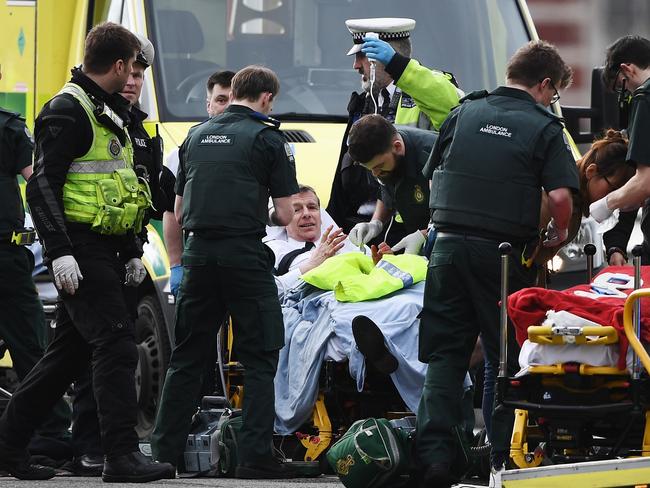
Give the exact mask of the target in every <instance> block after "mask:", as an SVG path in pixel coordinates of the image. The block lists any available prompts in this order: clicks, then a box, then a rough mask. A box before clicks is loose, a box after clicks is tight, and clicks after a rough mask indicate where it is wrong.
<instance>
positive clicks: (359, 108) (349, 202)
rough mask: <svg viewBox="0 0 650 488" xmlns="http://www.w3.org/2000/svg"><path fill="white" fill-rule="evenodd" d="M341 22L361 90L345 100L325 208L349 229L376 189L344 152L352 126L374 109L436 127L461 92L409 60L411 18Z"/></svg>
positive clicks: (410, 122) (409, 122)
mask: <svg viewBox="0 0 650 488" xmlns="http://www.w3.org/2000/svg"><path fill="white" fill-rule="evenodd" d="M345 25H346V27H347V28H348V31H349V32H350V34H352V40H353V46H352V48H351V49H350V50H349V51H348V53H347V54H348V56H352V55H354V63H353V68H354V69H355V70H357V71H358V72H359V74H360V75H361V87H362V93H361V94H359V93H356V92H355V93H352V95H351V97H350V102H349V103H348V112H349V118H348V126H347V128H346V131H345V134H344V136H343V140H342V143H341V152H340V154H339V162H338V165H337V168H336V173H335V176H334V181H333V182H332V191H331V194H330V200H329V204H328V206H327V211H328V213H329V214H330V215H331V216H332V218H333V219H334V221H335V222H337V223H339V224H340V225H341V226H342V227H343V229H344V231H345V232H349V231H350V229H351V228H352V227H353V226H354V225H356V224H357V223H359V220H361V221H365V220H367V217H365V218H364V217H363V216H361V215H359V212H358V210H359V208H360V207H362V206H363V207H362V209H363V208H364V207H365V205H364V204H366V203H367V202H372V203H373V204H374V202H375V200H376V199H377V196H378V194H379V188H378V186H377V183H376V182H374V181H373V179H371V178H370V179H369V178H368V174H367V173H366V172H365V171H364V170H363V168H359V167H357V166H355V165H353V164H352V163H353V161H352V160H351V159H350V157H349V155H348V154H347V151H348V147H347V142H346V141H347V136H348V132H349V130H350V127H351V125H352V124H353V123H354V122H355V121H356V120H357V119H359V117H361V116H362V115H365V114H371V113H378V114H380V115H382V116H383V117H386V119H388V120H389V121H391V122H395V123H396V124H401V125H409V126H413V127H418V128H420V129H435V130H438V129H439V128H440V125H441V124H442V122H443V120H444V119H445V117H446V116H447V114H448V113H449V111H450V110H451V109H452V108H453V107H455V106H456V105H457V104H458V99H459V94H462V92H460V91H459V90H458V89H457V87H456V86H455V80H454V78H453V76H452V75H451V74H449V73H443V72H441V71H436V70H431V69H429V68H426V67H424V66H421V65H420V64H419V63H418V61H416V60H415V59H411V57H410V56H411V51H412V46H411V38H410V36H411V32H412V31H413V29H414V28H415V20H413V19H404V18H373V19H349V20H346V21H345ZM368 32H373V33H375V34H377V35H378V39H375V38H372V37H368V36H367V35H366V34H367V33H368ZM370 208H371V209H372V207H370ZM363 211H365V210H362V212H363ZM371 214H372V210H370V213H368V215H371ZM402 235H403V233H402Z"/></svg>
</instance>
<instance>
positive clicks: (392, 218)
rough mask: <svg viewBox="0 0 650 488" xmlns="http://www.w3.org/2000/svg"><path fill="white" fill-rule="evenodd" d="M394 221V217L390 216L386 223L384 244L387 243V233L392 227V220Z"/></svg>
mask: <svg viewBox="0 0 650 488" xmlns="http://www.w3.org/2000/svg"><path fill="white" fill-rule="evenodd" d="M394 219H395V216H394V215H391V216H390V222H388V227H387V228H386V233H385V234H384V242H388V233H389V232H390V228H391V227H392V226H393V220H394Z"/></svg>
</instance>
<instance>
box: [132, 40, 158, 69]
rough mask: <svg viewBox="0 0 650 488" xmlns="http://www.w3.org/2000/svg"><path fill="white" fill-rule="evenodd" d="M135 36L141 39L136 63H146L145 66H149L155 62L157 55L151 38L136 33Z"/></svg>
mask: <svg viewBox="0 0 650 488" xmlns="http://www.w3.org/2000/svg"><path fill="white" fill-rule="evenodd" d="M135 36H136V37H137V38H138V39H139V40H140V52H139V53H138V55H137V56H136V58H135V61H136V63H140V64H142V65H144V67H145V68H148V67H149V66H151V65H152V64H153V58H154V57H155V56H156V51H155V50H154V48H153V44H151V41H150V40H149V39H147V38H146V37H144V36H142V35H140V34H136V35H135Z"/></svg>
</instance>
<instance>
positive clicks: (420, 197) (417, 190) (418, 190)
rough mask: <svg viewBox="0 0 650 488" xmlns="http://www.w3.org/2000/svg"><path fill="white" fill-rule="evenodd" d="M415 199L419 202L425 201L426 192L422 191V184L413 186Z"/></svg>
mask: <svg viewBox="0 0 650 488" xmlns="http://www.w3.org/2000/svg"><path fill="white" fill-rule="evenodd" d="M413 200H415V201H416V202H417V203H422V202H424V192H423V191H422V187H421V186H420V185H415V186H414V187H413Z"/></svg>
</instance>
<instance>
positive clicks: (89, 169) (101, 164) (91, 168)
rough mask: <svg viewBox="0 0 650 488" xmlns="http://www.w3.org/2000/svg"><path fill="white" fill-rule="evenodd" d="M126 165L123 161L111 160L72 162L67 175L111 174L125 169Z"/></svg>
mask: <svg viewBox="0 0 650 488" xmlns="http://www.w3.org/2000/svg"><path fill="white" fill-rule="evenodd" d="M126 167H127V165H126V163H125V162H124V160H123V159H113V160H105V161H73V162H72V164H71V165H70V168H69V169H68V173H72V174H78V173H104V174H106V173H112V172H113V171H116V170H118V169H123V168H126Z"/></svg>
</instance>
